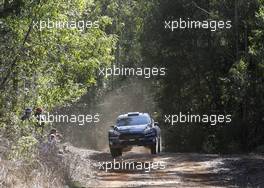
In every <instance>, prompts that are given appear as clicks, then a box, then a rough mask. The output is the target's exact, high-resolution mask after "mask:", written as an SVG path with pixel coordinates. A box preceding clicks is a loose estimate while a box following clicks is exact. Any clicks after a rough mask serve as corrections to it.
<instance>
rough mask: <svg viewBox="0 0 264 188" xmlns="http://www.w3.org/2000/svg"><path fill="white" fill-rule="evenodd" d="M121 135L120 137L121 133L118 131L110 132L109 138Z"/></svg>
mask: <svg viewBox="0 0 264 188" xmlns="http://www.w3.org/2000/svg"><path fill="white" fill-rule="evenodd" d="M119 135H120V133H119V132H118V131H116V130H110V131H109V136H110V137H117V136H119Z"/></svg>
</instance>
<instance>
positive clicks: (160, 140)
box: [158, 137, 162, 153]
mask: <svg viewBox="0 0 264 188" xmlns="http://www.w3.org/2000/svg"><path fill="white" fill-rule="evenodd" d="M158 152H159V153H160V152H162V139H161V137H159V148H158Z"/></svg>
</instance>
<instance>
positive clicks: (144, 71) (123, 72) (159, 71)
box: [99, 65, 166, 78]
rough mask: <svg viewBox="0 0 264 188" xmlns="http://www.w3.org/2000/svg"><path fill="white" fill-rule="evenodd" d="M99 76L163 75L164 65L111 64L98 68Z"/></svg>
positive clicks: (145, 76)
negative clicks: (125, 65) (131, 65)
mask: <svg viewBox="0 0 264 188" xmlns="http://www.w3.org/2000/svg"><path fill="white" fill-rule="evenodd" d="M99 75H100V76H106V77H108V76H111V75H112V76H141V77H144V78H151V77H155V76H165V75H166V69H165V68H164V67H159V68H158V67H143V68H142V67H136V68H134V67H124V66H120V67H117V66H115V65H114V66H113V67H109V68H99Z"/></svg>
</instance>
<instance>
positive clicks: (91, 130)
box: [54, 79, 155, 151]
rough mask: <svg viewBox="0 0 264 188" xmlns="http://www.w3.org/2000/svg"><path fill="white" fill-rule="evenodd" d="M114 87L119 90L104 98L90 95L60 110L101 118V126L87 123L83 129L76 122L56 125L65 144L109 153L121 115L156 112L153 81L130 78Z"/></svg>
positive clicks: (58, 111)
mask: <svg viewBox="0 0 264 188" xmlns="http://www.w3.org/2000/svg"><path fill="white" fill-rule="evenodd" d="M114 88H116V89H113V90H110V91H107V92H104V93H103V94H101V95H100V94H98V93H93V94H91V93H92V92H88V93H87V94H86V95H85V96H83V97H82V98H81V99H80V100H79V101H78V102H76V103H74V104H72V105H70V106H67V107H63V108H60V109H57V110H56V113H58V114H67V115H71V114H96V113H98V114H99V115H100V118H99V119H100V121H99V122H98V123H88V124H87V123H86V124H85V125H82V126H80V125H78V124H74V123H56V124H54V125H55V126H56V127H57V128H58V129H59V130H60V131H61V132H62V133H63V135H64V141H65V142H70V143H71V144H72V145H74V146H76V147H81V148H88V149H95V150H101V151H106V150H107V149H108V130H109V129H110V126H111V125H114V124H115V120H116V117H117V116H118V115H120V114H122V113H127V112H148V113H150V114H152V113H153V112H154V109H155V102H154V95H153V93H152V92H151V82H150V81H148V80H138V79H126V80H123V81H119V82H118V84H116V85H115V87H114ZM92 95H94V96H92ZM95 101H96V102H95Z"/></svg>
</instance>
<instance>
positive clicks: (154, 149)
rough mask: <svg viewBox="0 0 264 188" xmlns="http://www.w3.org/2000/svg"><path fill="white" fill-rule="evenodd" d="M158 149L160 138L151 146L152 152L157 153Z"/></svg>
mask: <svg viewBox="0 0 264 188" xmlns="http://www.w3.org/2000/svg"><path fill="white" fill-rule="evenodd" d="M158 149H159V139H158V138H156V142H155V144H153V145H151V147H150V151H151V154H157V153H158V152H159V151H158Z"/></svg>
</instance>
